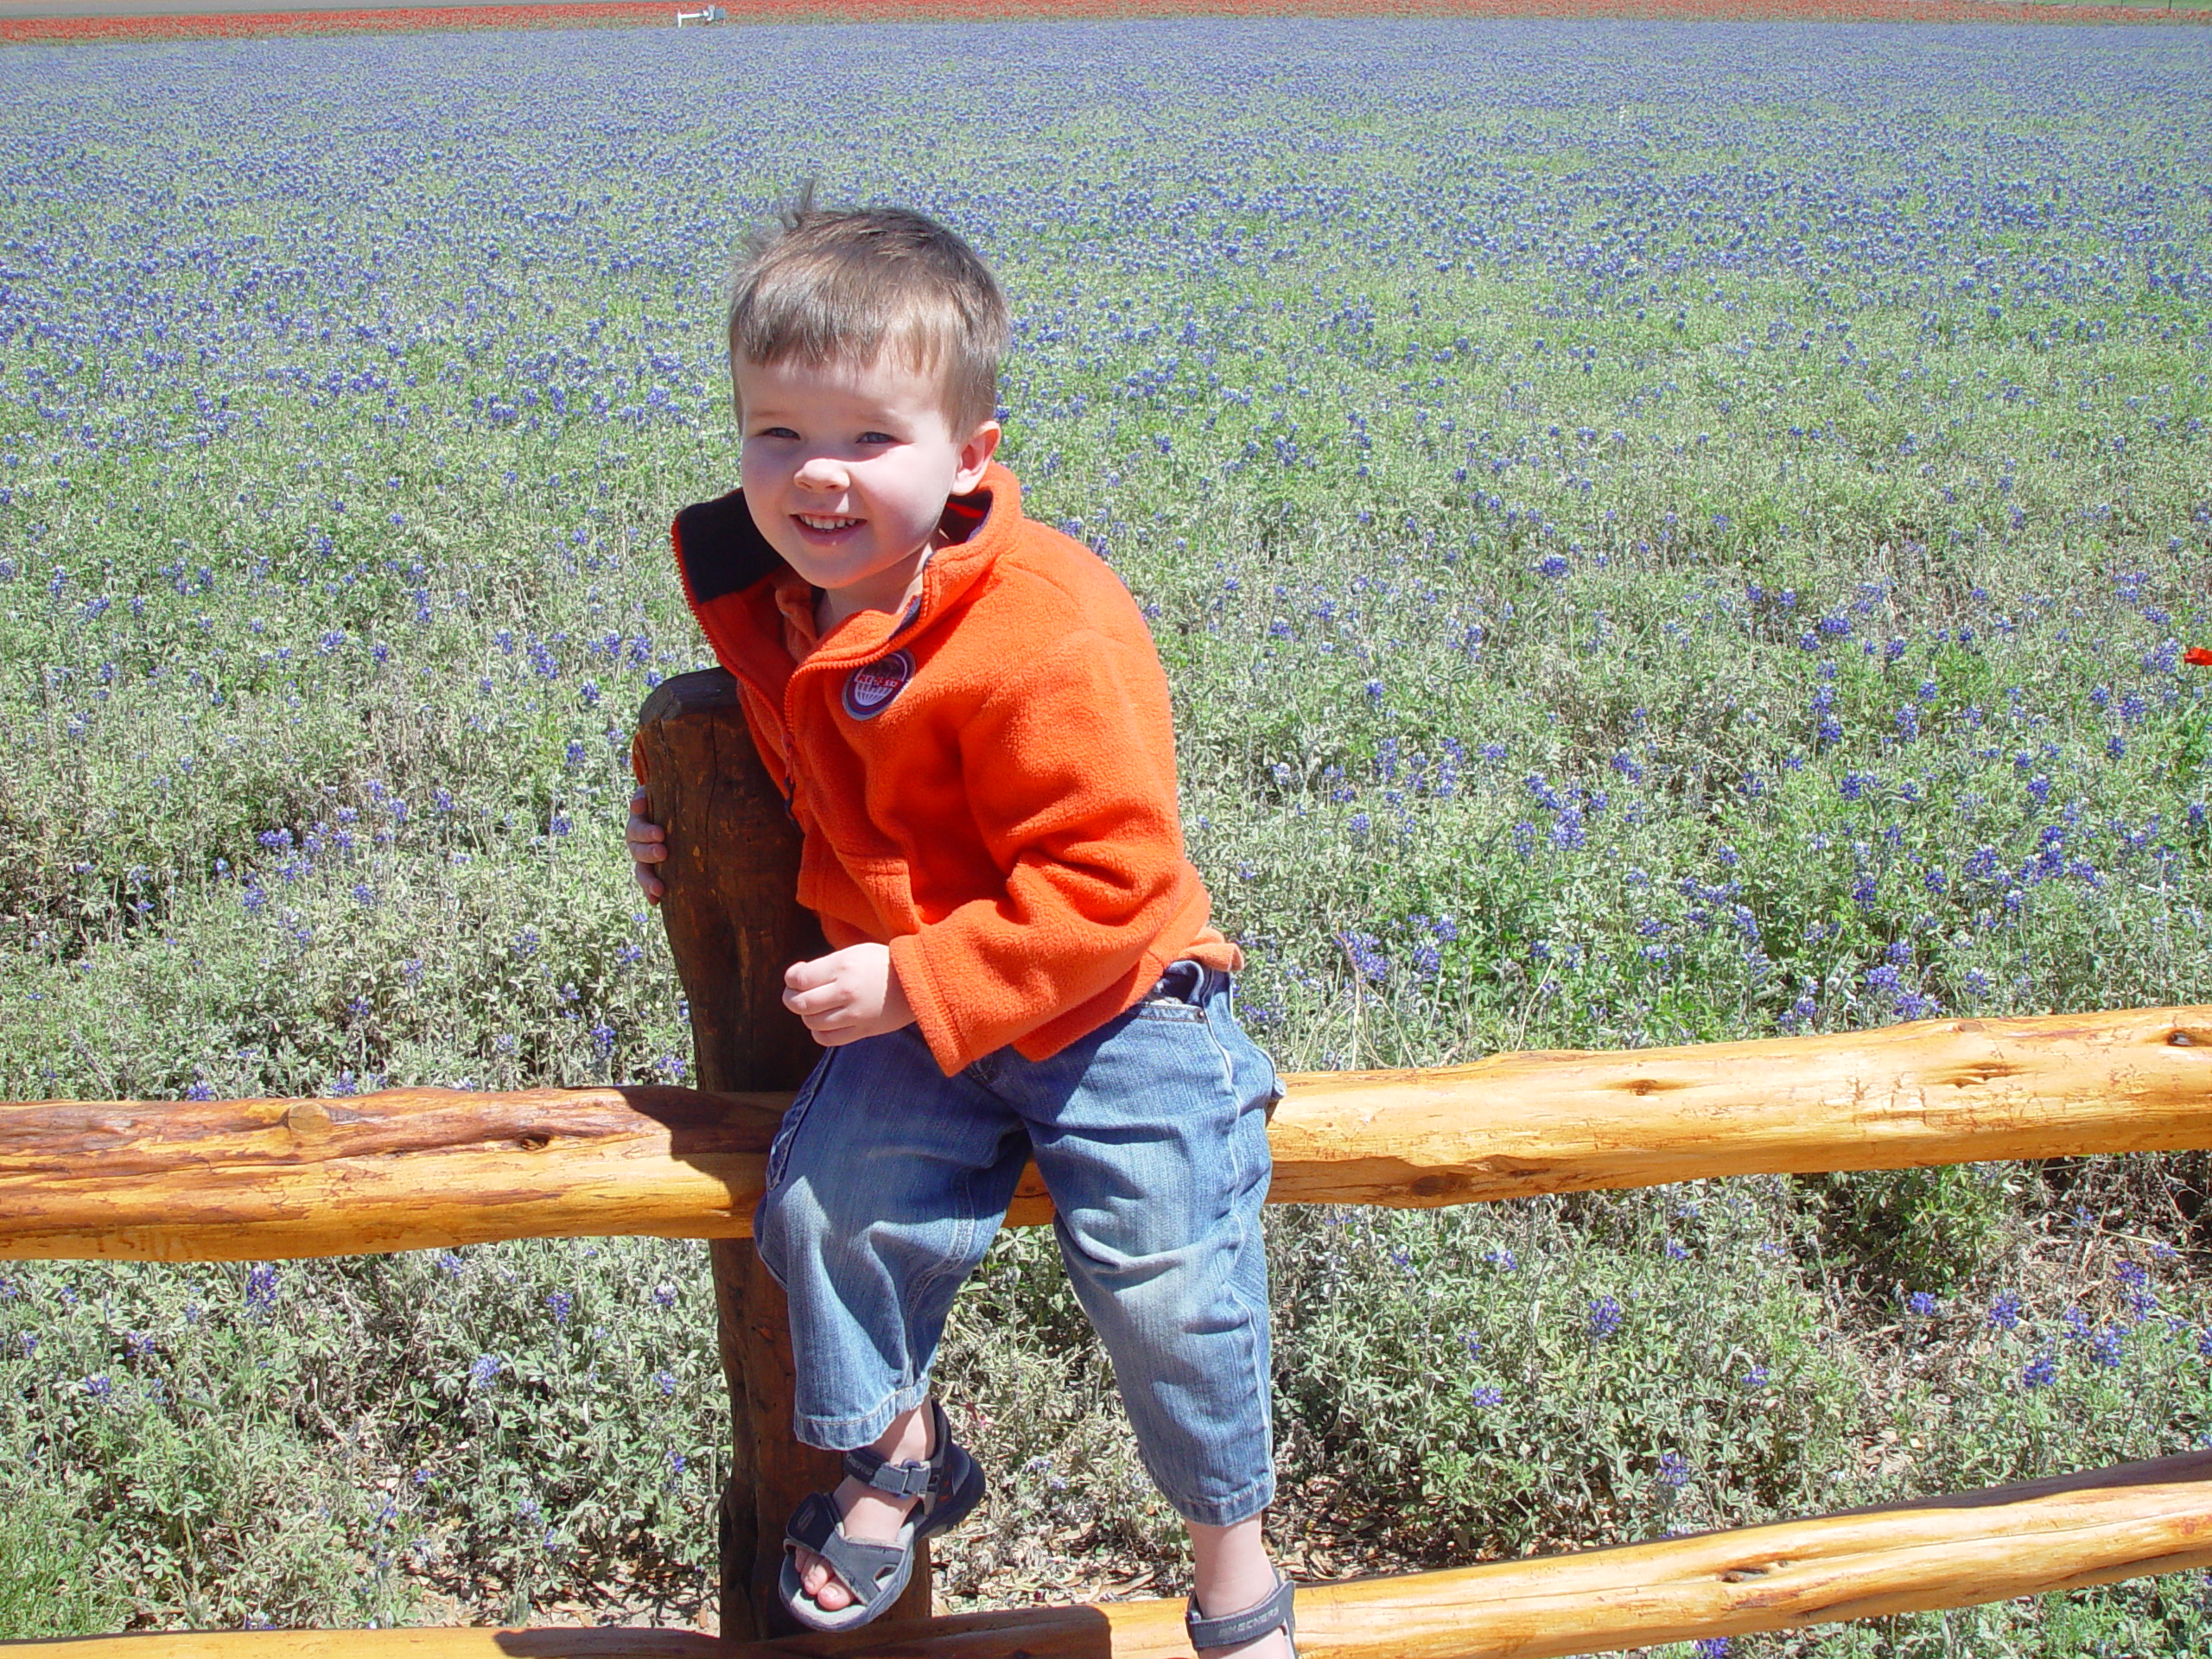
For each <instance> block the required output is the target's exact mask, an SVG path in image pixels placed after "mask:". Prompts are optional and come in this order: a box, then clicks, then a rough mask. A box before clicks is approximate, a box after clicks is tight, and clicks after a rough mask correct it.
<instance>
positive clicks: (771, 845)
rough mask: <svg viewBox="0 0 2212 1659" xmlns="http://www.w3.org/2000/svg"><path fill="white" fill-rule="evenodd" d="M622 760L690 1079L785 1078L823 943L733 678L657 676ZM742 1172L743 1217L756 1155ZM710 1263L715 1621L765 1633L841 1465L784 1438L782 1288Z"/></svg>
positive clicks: (914, 1599) (775, 1083) (925, 1557)
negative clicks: (721, 1420)
mask: <svg viewBox="0 0 2212 1659" xmlns="http://www.w3.org/2000/svg"><path fill="white" fill-rule="evenodd" d="M638 755H639V760H640V762H641V765H642V769H643V771H644V772H645V790H646V793H647V795H648V797H649V798H650V806H649V809H648V810H649V814H650V816H651V817H652V820H653V822H654V823H658V824H659V825H660V826H661V827H662V828H663V829H664V830H665V831H666V832H667V836H668V857H667V858H666V859H665V860H664V861H663V862H662V864H661V866H660V871H659V873H660V877H661V880H662V881H663V883H664V886H665V887H666V889H667V891H666V893H664V896H663V898H662V899H661V903H660V913H661V920H662V922H663V923H664V925H665V926H666V927H667V929H668V943H669V948H670V950H671V954H672V955H673V956H674V957H675V958H676V968H677V976H678V977H679V978H680V979H681V980H682V981H683V993H684V997H685V1000H686V1002H687V1003H688V1005H689V1007H690V1017H691V1046H692V1053H693V1057H694V1059H695V1062H696V1067H697V1073H698V1078H699V1082H700V1084H701V1085H702V1087H704V1088H706V1089H709V1090H747V1089H770V1088H773V1089H781V1090H791V1089H795V1088H797V1087H798V1085H799V1084H801V1083H803V1082H804V1081H805V1078H806V1074H807V1072H808V1071H810V1070H811V1069H812V1067H813V1065H814V1062H815V1060H816V1058H817V1057H818V1056H819V1055H820V1053H821V1052H822V1051H821V1049H820V1048H819V1047H818V1046H817V1045H816V1043H815V1040H814V1038H813V1035H812V1033H810V1032H809V1031H808V1030H807V1028H806V1027H805V1025H804V1022H803V1021H801V1020H799V1018H798V1016H797V1015H796V1014H792V1013H791V1011H790V1010H789V1009H788V1008H786V1007H784V1003H783V991H784V969H785V968H786V967H788V966H789V965H790V964H791V963H794V962H797V961H799V960H801V959H802V958H804V957H817V956H820V955H821V954H822V953H823V950H826V949H827V948H828V947H827V945H826V944H824V943H823V938H822V931H821V929H820V928H819V926H817V924H816V922H815V919H814V918H813V917H812V916H810V915H809V914H808V913H807V912H805V911H804V910H803V909H801V908H800V906H799V904H798V897H797V894H798V861H799V830H798V823H796V821H794V820H793V818H792V817H791V813H790V811H789V810H787V809H786V807H785V803H784V798H783V796H782V795H781V793H780V792H779V791H778V790H777V788H776V785H775V783H774V781H773V780H772V779H770V777H769V776H768V774H767V772H766V769H765V768H764V767H763V766H761V764H760V756H759V755H758V754H757V753H755V752H754V749H753V740H752V738H751V736H750V735H749V734H747V731H746V728H745V719H744V715H743V713H742V711H741V709H739V707H738V702H737V686H736V683H735V682H734V680H733V679H732V678H731V677H729V675H728V674H727V673H726V672H724V671H721V669H709V670H707V671H704V672H702V673H697V674H681V675H678V676H677V677H675V678H673V679H670V680H667V681H664V682H663V683H661V684H660V685H659V686H658V687H656V688H655V689H654V690H653V694H652V696H650V697H648V698H647V699H646V701H645V708H644V709H643V710H642V711H640V713H639V716H638ZM747 1176H748V1185H747V1189H746V1195H745V1198H743V1200H742V1201H741V1203H742V1208H743V1212H744V1216H745V1218H746V1219H747V1221H749V1220H750V1217H751V1208H752V1199H753V1198H754V1197H756V1196H757V1191H756V1189H755V1186H754V1185H752V1184H753V1183H757V1182H758V1181H759V1180H760V1168H759V1166H747ZM713 1272H714V1280H715V1323H716V1326H717V1329H718V1337H719V1345H720V1348H721V1360H722V1372H723V1376H724V1377H725V1378H726V1379H727V1381H728V1385H729V1395H730V1433H731V1440H732V1442H733V1444H732V1448H731V1451H732V1455H731V1459H730V1473H729V1478H728V1481H727V1482H726V1483H725V1484H724V1486H723V1490H722V1497H721V1504H720V1508H719V1512H718V1516H717V1519H718V1522H719V1525H718V1533H719V1537H720V1553H721V1624H722V1628H723V1630H725V1631H741V1632H743V1633H745V1634H747V1635H753V1636H772V1635H777V1634H779V1633H782V1632H784V1631H787V1630H797V1629H798V1628H799V1626H798V1623H797V1621H796V1620H794V1619H793V1618H791V1615H790V1614H789V1613H788V1612H787V1611H785V1608H784V1606H783V1605H782V1603H781V1602H780V1601H779V1600H778V1599H777V1596H776V1587H775V1586H776V1576H777V1574H778V1573H779V1572H780V1571H781V1569H782V1567H783V1559H784V1548H783V1540H784V1524H785V1522H786V1521H787V1520H788V1519H789V1518H790V1516H791V1511H792V1510H795V1509H796V1508H797V1507H798V1503H799V1500H800V1499H801V1498H802V1497H804V1496H805V1495H806V1494H807V1493H809V1492H811V1491H827V1490H829V1488H831V1487H834V1486H835V1485H836V1484H837V1481H838V1478H839V1476H840V1472H841V1471H840V1470H839V1469H838V1466H837V1459H836V1455H835V1454H834V1453H832V1452H823V1451H820V1450H817V1448H815V1447H813V1446H804V1445H801V1444H800V1443H799V1441H798V1440H796V1439H795V1438H793V1436H792V1433H791V1422H792V1402H793V1395H794V1390H795V1389H796V1386H797V1376H796V1371H797V1368H796V1365H795V1363H794V1362H793V1360H792V1357H791V1328H790V1325H789V1318H790V1313H789V1309H788V1308H787V1306H786V1305H785V1300H784V1293H783V1288H782V1287H781V1286H779V1285H778V1284H777V1283H776V1281H775V1280H774V1279H773V1278H772V1276H771V1275H770V1274H769V1273H768V1271H767V1269H766V1268H764V1267H763V1266H762V1265H761V1263H760V1257H759V1255H758V1254H757V1253H756V1252H755V1251H754V1249H753V1245H752V1243H751V1241H750V1240H748V1239H746V1238H740V1237H722V1238H718V1239H716V1241H715V1245H714V1249H713ZM929 1610H930V1561H929V1549H928V1546H927V1544H926V1543H925V1544H924V1545H923V1546H922V1547H921V1548H920V1549H919V1550H918V1552H917V1559H916V1560H915V1564H914V1574H913V1577H912V1579H911V1580H909V1581H908V1584H907V1587H906V1592H905V1593H904V1594H903V1595H902V1596H901V1597H900V1598H899V1601H898V1602H897V1603H896V1604H895V1605H893V1608H892V1610H891V1611H892V1613H893V1615H898V1616H905V1617H908V1618H921V1617H925V1616H927V1614H928V1612H929Z"/></svg>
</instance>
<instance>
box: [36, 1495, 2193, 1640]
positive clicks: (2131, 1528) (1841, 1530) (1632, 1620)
mask: <svg viewBox="0 0 2212 1659" xmlns="http://www.w3.org/2000/svg"><path fill="white" fill-rule="evenodd" d="M2207 1566H2212V1452H2190V1453H2188V1454H2185V1455H2183V1456H2181V1457H2175V1458H2165V1459H2159V1460H2158V1461H2156V1462H2152V1463H2141V1464H2130V1465H2123V1466H2122V1467H2120V1468H2117V1469H2107V1470H2101V1471H2096V1472H2094V1473H2091V1474H2086V1475H2072V1476H2066V1477H2063V1478H2057V1479H2052V1480H2044V1481H2037V1482H2035V1483H2032V1484H2027V1485H2022V1486H2013V1487H2007V1488H2002V1489H1999V1490H1997V1491H1985V1492H1967V1493H1961V1494H1955V1495H1952V1496H1948V1497H1933V1498H1924V1499H1922V1500H1919V1501H1918V1502H1916V1503H1907V1504H1901V1505H1897V1506H1895V1507H1892V1508H1888V1509H1879V1510H1864V1511H1861V1512H1859V1513H1857V1514H1853V1515H1840V1516H1823V1517H1821V1518H1820V1519H1817V1520H1809V1521H1785V1522H1777V1523H1776V1524H1774V1525H1771V1526H1764V1527H1747V1528H1744V1529H1740V1530H1738V1531H1733V1532H1716V1533H1706V1534H1703V1535H1699V1536H1695V1537H1688V1538H1669V1539H1663V1540H1662V1541H1658V1542H1656V1543H1648V1544H1632V1545H1628V1546H1624V1547H1623V1548H1617V1549H1600V1550H1589V1551H1585V1552H1583V1553H1580V1554H1572V1555H1554V1556H1546V1557H1541V1558H1539V1559H1536V1560H1524V1561H1497V1562H1491V1563H1490V1564H1488V1565H1485V1566H1482V1567H1462V1568H1458V1569H1455V1570H1452V1571H1448V1572H1442V1573H1412V1574H1409V1575H1407V1576H1405V1577H1402V1578H1389V1579H1370V1580H1359V1581H1355V1582H1351V1583H1345V1584H1331V1585H1306V1586H1300V1589H1299V1592H1298V1637H1299V1647H1300V1650H1301V1651H1302V1652H1303V1653H1304V1654H1306V1656H1307V1659H1561V1656H1566V1655H1572V1654H1583V1653H1610V1652H1618V1651H1619V1650H1621V1649H1627V1648H1640V1647H1653V1646H1656V1645H1658V1644H1660V1643H1667V1642H1683V1641H1688V1640H1691V1639H1693V1638H1694V1637H1703V1636H1741V1635H1746V1634H1749V1633H1751V1632H1752V1631H1755V1630H1785V1629H1790V1628H1794V1627H1797V1626H1801V1625H1807V1624H1829V1623H1834V1622H1836V1621H1839V1620H1842V1619H1850V1618H1874V1617H1878V1616H1879V1615H1882V1614H1885V1613H1902V1612H1918V1611H1927V1610H1929V1609H1932V1608H1939V1607H1966V1606H1973V1605H1977V1604H1979V1603H1982V1602H1987V1601H2001V1600H2007V1599H2011V1598H2012V1597H2014V1596H2026V1595H2038V1594H2042V1593H2044V1592H2050V1591H2054V1590H2066V1589H2074V1588H2078V1587H2080V1586H2084V1585H2091V1584H2104V1583H2108V1582H2110V1581H2112V1580H2116V1579H2123V1578H2133V1577H2138V1576H2141V1575H2145V1574H2149V1573H2177V1572H2182V1571H2185V1570H2191V1569H2195V1568H2200V1567H2207ZM1182 1620H1183V1603H1182V1601H1181V1600H1180V1599H1167V1600H1157V1601H1129V1602H1106V1603H1100V1604H1097V1605H1092V1606H1088V1607H1046V1608H1035V1609H1019V1610H1015V1611H1008V1612H998V1613H977V1614H970V1615H966V1616H963V1617H961V1618H938V1619H928V1620H917V1621H909V1622H902V1623H890V1622H887V1623H884V1624H874V1625H870V1626H868V1628H866V1629H864V1630H857V1631H854V1632H852V1633H850V1634H848V1635H842V1636H834V1637H829V1636H815V1635H808V1636H798V1637H781V1638H779V1639H776V1640H773V1641H769V1642H760V1643H740V1644H733V1645H730V1646H728V1647H723V1646H719V1645H717V1644H715V1643H713V1642H712V1641H710V1640H709V1639H708V1638H705V1637H694V1636H687V1635H683V1634H682V1633H678V1632H663V1631H621V1630H583V1631H574V1630H571V1631H563V1630H532V1631H516V1630H364V1631H348V1632H301V1633H286V1632H267V1633H255V1634H251V1635H232V1636H207V1635H188V1636H137V1637H110V1638H106V1639H100V1640H92V1641H75V1642H70V1643H20V1644H8V1643H0V1653H5V1654H7V1655H9V1656H10V1659H14V1656H15V1655H16V1654H17V1653H21V1654H22V1655H23V1656H25V1659H336V1656H338V1655H340V1654H345V1655H348V1656H354V1655H358V1656H360V1659H499V1656H533V1659H568V1656H576V1659H615V1656H624V1655H634V1656H636V1659H709V1656H716V1659H1187V1656H1188V1655H1189V1654H1190V1651H1191V1649H1190V1646H1189V1644H1188V1643H1186V1642H1185V1641H1184V1640H1183V1624H1182Z"/></svg>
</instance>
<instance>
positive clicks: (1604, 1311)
mask: <svg viewBox="0 0 2212 1659" xmlns="http://www.w3.org/2000/svg"><path fill="white" fill-rule="evenodd" d="M1588 1328H1589V1333H1590V1336H1591V1338H1592V1340H1593V1341H1601V1340H1603V1339H1604V1338H1607V1337H1610V1336H1611V1335H1612V1334H1613V1333H1614V1332H1616V1331H1618V1330H1619V1329H1620V1328H1621V1305H1620V1303H1619V1302H1618V1301H1617V1300H1614V1299H1613V1298H1612V1297H1611V1296H1600V1297H1599V1298H1598V1299H1597V1300H1595V1301H1593V1302H1592V1303H1591V1304H1590V1312H1589V1316H1588Z"/></svg>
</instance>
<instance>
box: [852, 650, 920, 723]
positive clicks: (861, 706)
mask: <svg viewBox="0 0 2212 1659" xmlns="http://www.w3.org/2000/svg"><path fill="white" fill-rule="evenodd" d="M913 677H914V658H913V657H912V653H910V652H904V651H894V652H892V653H891V654H890V655H889V656H888V657H885V658H880V659H878V660H877V661H875V662H873V663H862V664H861V665H860V666H859V667H858V668H856V669H855V670H854V671H852V672H851V673H850V674H849V675H848V676H846V678H845V712H846V713H847V714H849V715H851V716H852V717H853V718H854V719H855V720H874V718H875V717H876V716H877V715H880V714H881V713H882V712H883V711H884V710H885V709H888V708H889V707H890V706H891V699H892V698H893V697H895V696H898V695H899V692H900V691H902V690H905V689H906V682H907V681H909V680H911V679H912V678H913Z"/></svg>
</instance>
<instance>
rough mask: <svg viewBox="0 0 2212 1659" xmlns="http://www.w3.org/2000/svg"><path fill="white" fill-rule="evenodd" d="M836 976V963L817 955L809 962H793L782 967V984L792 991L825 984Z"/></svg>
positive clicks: (808, 989) (807, 989)
mask: <svg viewBox="0 0 2212 1659" xmlns="http://www.w3.org/2000/svg"><path fill="white" fill-rule="evenodd" d="M836 977H837V969H836V964H835V963H832V962H831V961H830V960H829V957H815V959H814V960H813V961H811V962H795V963H791V966H790V967H788V968H786V969H784V984H785V987H787V988H789V989H791V990H794V991H810V990H812V989H813V988H815V987H816V986H817V985H827V984H829V982H830V981H832V980H834V979H836Z"/></svg>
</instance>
